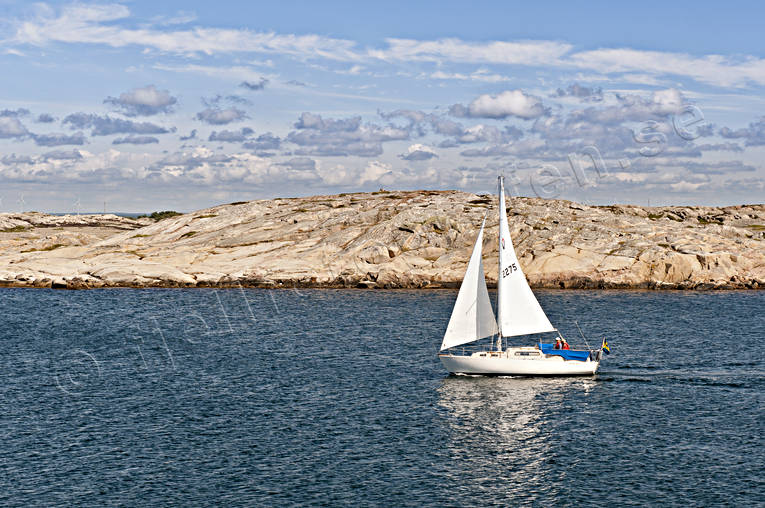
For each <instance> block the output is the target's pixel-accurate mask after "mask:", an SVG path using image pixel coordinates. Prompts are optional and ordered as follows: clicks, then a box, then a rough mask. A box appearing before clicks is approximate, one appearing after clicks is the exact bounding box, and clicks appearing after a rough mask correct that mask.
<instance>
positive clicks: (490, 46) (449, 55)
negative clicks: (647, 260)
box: [369, 39, 572, 65]
mask: <svg viewBox="0 0 765 508" xmlns="http://www.w3.org/2000/svg"><path fill="white" fill-rule="evenodd" d="M386 42H387V43H388V48H386V49H382V50H370V51H369V55H370V56H372V57H374V58H379V59H381V60H403V61H433V62H470V63H495V64H512V65H543V64H544V65H547V64H551V63H553V62H555V61H557V60H558V59H560V58H561V57H563V56H564V55H565V54H566V53H568V52H569V51H570V50H571V48H572V46H571V45H570V44H566V43H561V42H554V41H518V42H506V41H489V42H466V41H463V40H460V39H439V40H435V41H418V40H413V39H386Z"/></svg>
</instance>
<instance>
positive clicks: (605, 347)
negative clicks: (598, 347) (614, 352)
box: [602, 339, 611, 355]
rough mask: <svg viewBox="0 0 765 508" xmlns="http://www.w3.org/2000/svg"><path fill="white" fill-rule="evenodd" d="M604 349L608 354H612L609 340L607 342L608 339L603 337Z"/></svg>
mask: <svg viewBox="0 0 765 508" xmlns="http://www.w3.org/2000/svg"><path fill="white" fill-rule="evenodd" d="M602 348H603V351H605V352H606V354H607V355H610V354H611V350H610V349H609V348H608V342H606V339H603V346H602Z"/></svg>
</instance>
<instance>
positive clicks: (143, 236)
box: [130, 235, 151, 238]
mask: <svg viewBox="0 0 765 508" xmlns="http://www.w3.org/2000/svg"><path fill="white" fill-rule="evenodd" d="M147 236H151V235H133V236H131V237H130V238H146V237H147Z"/></svg>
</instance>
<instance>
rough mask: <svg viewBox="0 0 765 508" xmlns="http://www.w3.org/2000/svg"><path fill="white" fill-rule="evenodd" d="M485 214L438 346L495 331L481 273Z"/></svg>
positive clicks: (446, 346)
mask: <svg viewBox="0 0 765 508" xmlns="http://www.w3.org/2000/svg"><path fill="white" fill-rule="evenodd" d="M485 224H486V217H484V219H483V224H481V230H480V231H479V232H478V238H477V239H476V241H475V246H474V247H473V254H471V256H470V262H469V263H468V267H467V270H466V272H465V277H464V278H463V279H462V286H460V292H459V294H458V295H457V301H456V302H454V310H452V317H451V319H449V325H448V326H447V327H446V333H445V334H444V341H443V342H442V343H441V350H444V349H447V348H450V347H454V346H459V345H461V344H466V343H468V342H473V341H475V340H478V339H483V338H484V337H489V336H490V335H495V334H496V333H497V322H496V320H495V319H494V312H493V311H492V309H491V300H489V290H488V289H487V288H486V278H485V277H484V273H483V261H482V259H481V251H482V249H483V227H484V225H485Z"/></svg>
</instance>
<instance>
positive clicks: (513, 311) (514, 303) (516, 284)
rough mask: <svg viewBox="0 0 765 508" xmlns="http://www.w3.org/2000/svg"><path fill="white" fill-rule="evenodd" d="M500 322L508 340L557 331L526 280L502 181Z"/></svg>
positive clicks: (500, 184)
mask: <svg viewBox="0 0 765 508" xmlns="http://www.w3.org/2000/svg"><path fill="white" fill-rule="evenodd" d="M497 321H498V324H499V331H500V334H501V335H502V336H504V337H512V336H515V335H527V334H531V333H542V332H552V331H554V330H555V328H554V327H553V326H552V324H550V320H549V319H547V316H546V315H545V312H544V311H543V310H542V307H540V305H539V302H538V301H537V299H536V297H535V296H534V293H532V291H531V288H530V287H529V284H528V283H527V282H526V276H525V275H524V274H523V270H522V269H521V264H520V263H519V262H518V257H517V256H516V254H515V249H514V248H513V241H512V239H511V238H510V228H509V227H508V224H507V212H506V211H505V186H504V182H503V179H502V178H500V179H499V274H498V279H497Z"/></svg>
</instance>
